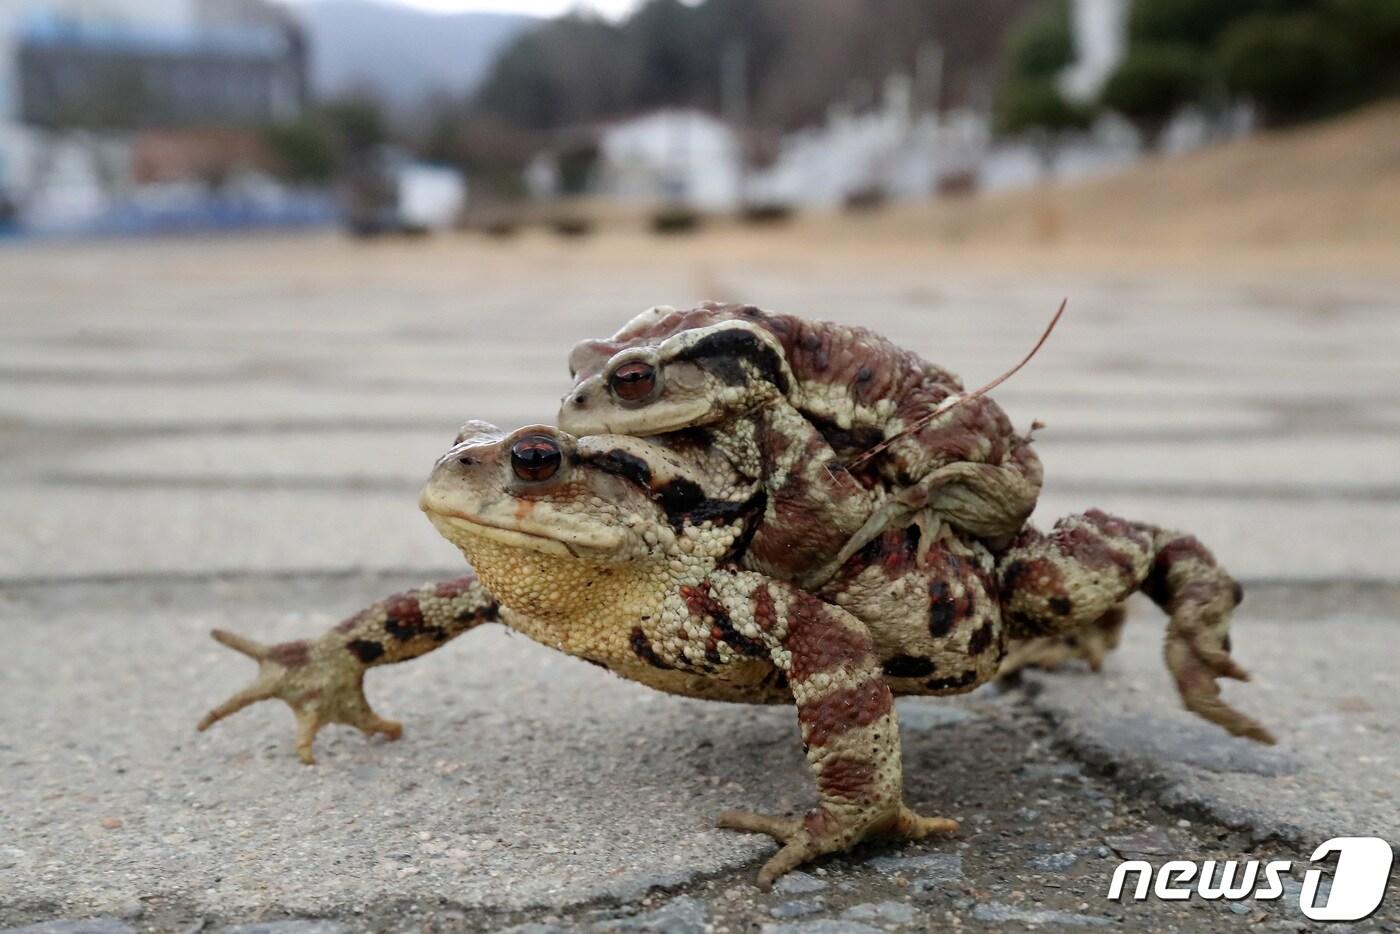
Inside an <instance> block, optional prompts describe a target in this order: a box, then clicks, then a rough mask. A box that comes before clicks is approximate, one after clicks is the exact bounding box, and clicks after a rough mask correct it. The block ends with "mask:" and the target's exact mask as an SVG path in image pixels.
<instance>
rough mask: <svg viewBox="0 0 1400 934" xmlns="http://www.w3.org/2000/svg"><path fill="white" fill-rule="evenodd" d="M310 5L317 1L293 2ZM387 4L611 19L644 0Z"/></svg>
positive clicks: (415, 0) (401, 0) (404, 0)
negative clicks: (578, 11) (580, 11)
mask: <svg viewBox="0 0 1400 934" xmlns="http://www.w3.org/2000/svg"><path fill="white" fill-rule="evenodd" d="M292 2H294V3H308V2H314V0H292ZM380 2H383V3H392V4H398V5H400V6H409V7H416V8H418V9H420V10H434V11H437V12H440V13H467V12H479V11H490V12H505V13H528V14H530V15H532V16H558V15H559V14H561V13H567V12H568V11H569V10H572V9H575V8H577V7H586V8H588V9H591V10H595V11H597V12H599V13H601V14H603V15H604V16H607V17H609V18H611V19H617V18H619V17H622V16H625V15H626V14H627V13H629V12H631V11H632V9H633V8H634V7H636V6H637V4H638V3H639V2H640V0H380Z"/></svg>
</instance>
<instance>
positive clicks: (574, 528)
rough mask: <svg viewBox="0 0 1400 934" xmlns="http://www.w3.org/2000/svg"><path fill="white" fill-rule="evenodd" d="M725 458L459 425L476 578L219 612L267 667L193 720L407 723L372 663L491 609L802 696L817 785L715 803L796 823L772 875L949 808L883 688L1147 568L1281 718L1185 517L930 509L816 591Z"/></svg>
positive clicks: (956, 687)
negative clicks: (288, 716) (1231, 631)
mask: <svg viewBox="0 0 1400 934" xmlns="http://www.w3.org/2000/svg"><path fill="white" fill-rule="evenodd" d="M697 461H698V462H699V463H701V464H702V465H703V469H699V470H697V469H696V463H697ZM721 466H722V465H721V462H720V461H718V460H716V459H715V458H714V455H713V453H712V452H711V451H710V450H709V449H707V448H704V447H703V446H702V447H698V448H696V449H694V450H686V449H685V447H684V445H682V446H681V447H679V448H677V447H674V446H673V447H667V446H662V445H659V444H653V443H650V442H648V441H646V440H643V439H639V438H633V437H619V436H598V437H586V438H582V439H576V438H574V437H572V436H570V435H568V434H566V433H564V432H561V431H558V430H557V429H553V428H548V427H542V426H534V427H531V428H527V429H522V430H520V431H517V432H514V433H511V434H509V435H506V434H503V433H501V432H499V431H498V430H496V429H494V428H492V427H490V426H486V425H483V424H481V423H473V424H470V425H468V426H467V427H466V428H465V429H464V431H463V432H462V434H460V435H459V436H458V439H457V442H456V444H455V445H454V446H453V447H452V449H451V450H449V451H448V453H447V454H445V455H444V456H443V457H442V458H441V459H440V460H439V461H438V463H437V465H436V467H435V469H434V471H433V475H432V477H431V479H430V480H429V483H428V485H427V487H426V488H425V490H424V493H423V496H422V505H423V508H424V510H425V511H426V512H427V513H428V515H429V517H430V518H431V519H432V521H433V523H434V525H435V526H436V527H437V528H438V530H439V531H440V532H441V533H442V534H443V535H444V536H445V537H447V538H448V539H449V540H450V541H452V542H453V543H454V544H456V545H457V546H458V547H459V548H460V549H461V550H462V551H463V553H464V554H465V555H466V556H467V558H468V560H469V561H470V562H471V563H472V565H473V567H474V568H475V570H476V572H477V574H478V575H479V580H478V579H476V578H472V577H468V578H462V579H459V580H457V581H454V582H450V583H449V584H446V585H439V586H437V587H431V588H425V589H424V590H420V591H417V592H413V593H410V594H405V595H399V596H398V597H395V598H391V599H390V600H388V601H384V602H383V603H380V604H376V606H375V607H372V608H370V609H369V610H367V611H365V612H363V613H361V614H358V615H357V616H355V617H352V618H351V619H349V620H347V621H345V622H344V623H342V624H340V625H339V626H337V627H336V628H335V629H334V630H332V631H331V632H330V633H327V634H326V635H325V636H322V637H321V638H320V639H318V640H310V641H305V642H302V641H298V642H291V643H283V644H282V645H280V646H276V647H273V648H271V649H263V648H261V647H258V646H255V645H253V644H251V643H248V642H246V641H244V640H240V639H238V637H233V636H229V635H227V634H222V635H219V636H216V637H218V638H220V641H223V642H225V643H226V644H229V645H232V646H233V647H235V648H239V649H240V650H242V651H245V652H246V653H247V654H250V655H252V656H253V657H255V658H257V659H258V660H259V663H260V666H261V670H260V672H259V676H258V679H257V680H256V681H255V683H254V685H253V686H252V687H250V688H249V689H248V690H246V691H244V692H240V694H238V695H235V697H234V698H232V699H231V700H230V701H228V702H226V703H225V704H223V705H221V706H220V707H218V708H216V709H215V710H214V711H212V712H211V713H210V714H209V715H208V716H207V717H206V718H205V720H204V721H202V722H201V724H200V726H201V728H204V727H207V726H208V725H209V724H210V723H212V722H214V721H215V720H217V719H219V718H220V717H222V716H225V715H227V714H228V713H232V712H233V711H235V710H237V709H240V708H241V707H243V706H246V705H247V704H248V703H251V702H253V701H255V700H260V699H264V698H271V697H277V698H280V699H282V700H285V701H286V702H288V703H289V704H290V705H291V706H292V707H293V709H294V710H295V711H296V713H297V719H298V748H299V750H300V751H301V752H302V753H303V758H305V759H307V760H308V761H309V757H310V742H311V739H312V737H313V736H314V734H315V730H316V729H317V727H318V726H319V725H320V724H321V723H322V722H347V723H351V724H352V725H355V726H358V727H360V728H361V729H362V730H365V731H366V732H376V731H377V732H384V733H387V734H388V735H390V736H391V737H392V736H396V735H397V733H398V727H397V724H391V723H389V722H388V721H383V720H380V719H379V718H378V717H376V716H375V715H374V714H373V713H372V712H371V711H370V710H369V707H368V704H367V703H366V702H365V701H364V697H363V693H362V681H363V674H364V671H365V669H366V668H367V667H369V666H371V665H375V664H382V663H385V662H388V661H399V660H405V659H406V658H408V657H412V656H414V655H418V654H422V653H424V652H427V651H431V650H432V649H433V648H435V647H437V646H438V645H440V644H442V643H443V642H445V641H446V640H447V639H449V638H451V637H453V636H455V635H457V634H459V633H460V632H463V631H465V630H466V629H469V628H471V627H472V626H474V625H476V624H478V623H480V622H485V621H488V620H498V621H500V622H502V623H504V624H505V625H507V626H510V627H511V628H513V629H516V630H518V631H520V632H523V633H525V634H526V635H528V636H530V637H531V638H534V639H536V640H538V641H540V642H541V643H543V644H545V645H548V646H550V647H552V648H555V649H558V650H560V651H563V652H566V653H568V654H571V655H575V656H578V657H580V658H583V659H586V660H588V661H590V662H593V663H595V664H599V665H603V666H605V667H607V668H608V669H610V670H612V671H613V672H615V673H616V674H618V675H620V676H622V677H626V678H629V679H632V680H636V681H639V682H641V683H643V684H647V685H650V686H652V687H654V688H657V689H660V690H664V691H669V692H673V693H678V694H683V695H687V696H692V697H700V698H709V699H716V700H728V701H743V702H752V703H791V704H793V705H794V706H795V708H796V711H797V717H798V723H799V726H800V730H801V734H802V739H803V743H804V746H805V748H806V750H807V755H808V761H809V763H810V765H811V768H812V770H813V773H814V775H815V777H816V784H817V791H818V804H817V805H816V807H814V808H813V809H812V810H811V811H810V812H808V813H807V815H806V816H805V817H803V818H801V819H787V818H778V817H765V816H760V815H753V814H746V813H743V812H727V813H726V814H724V815H722V816H721V824H722V825H723V826H727V827H732V828H736V829H742V830H754V831H760V832H764V833H769V834H771V835H773V836H775V837H776V838H778V839H779V840H780V841H781V842H782V844H783V846H782V849H781V850H780V851H779V852H778V854H777V855H776V856H774V857H773V858H772V859H771V860H770V861H769V862H768V863H767V865H765V867H764V868H763V870H762V872H761V873H760V876H759V880H760V883H761V884H764V885H767V884H769V883H771V882H772V880H773V879H774V878H776V877H777V876H778V875H781V874H782V873H783V872H786V871H787V870H789V869H791V868H793V867H794V866H796V865H799V864H800V863H802V862H804V861H806V860H808V859H811V858H813V857H815V856H818V855H821V854H823V853H830V852H835V851H840V850H845V849H847V848H849V847H850V846H852V845H854V844H855V843H857V842H858V841H860V840H862V839H866V838H868V837H871V836H875V835H889V836H894V837H899V838H917V837H921V836H924V835H926V834H928V833H931V832H935V831H951V830H954V829H956V824H954V823H953V822H951V821H947V820H944V819H941V818H925V817H921V816H919V815H917V814H915V813H914V812H913V811H911V810H910V809H909V808H908V807H907V806H906V805H905V804H904V802H903V800H902V795H901V791H900V789H901V772H900V769H901V766H900V756H899V733H898V725H897V722H896V718H895V714H894V710H893V707H892V705H891V699H892V697H893V696H895V695H898V694H949V693H958V692H962V691H967V690H971V689H972V688H973V687H975V686H977V685H978V684H980V683H983V682H985V681H986V680H988V679H990V678H991V677H993V676H995V674H996V672H997V668H998V664H999V663H1000V661H1001V659H1002V656H1003V654H1004V653H1005V649H1006V645H1007V642H1008V639H1012V638H1053V637H1056V636H1063V635H1065V634H1073V633H1076V632H1081V631H1086V632H1087V631H1089V630H1090V629H1092V628H1093V627H1095V626H1096V625H1098V626H1101V625H1102V623H1103V620H1104V619H1105V618H1106V617H1111V616H1112V614H1113V613H1114V612H1116V610H1115V608H1116V607H1117V606H1118V605H1119V604H1120V603H1121V601H1122V600H1123V599H1124V598H1125V597H1126V596H1127V595H1128V594H1129V593H1131V592H1132V591H1133V590H1134V589H1139V588H1141V589H1144V590H1145V591H1146V592H1147V593H1148V595H1149V596H1151V597H1152V598H1153V599H1154V600H1156V601H1157V602H1158V603H1159V604H1161V605H1162V606H1163V607H1164V608H1166V609H1167V610H1168V612H1169V613H1170V614H1171V616H1172V622H1171V625H1170V628H1169V632H1168V641H1167V659H1168V663H1169V665H1170V666H1171V668H1172V670H1173V672H1174V673H1175V674H1176V675H1177V680H1178V685H1179V686H1180V688H1181V691H1182V695H1183V699H1184V700H1185V702H1186V704H1187V706H1188V707H1190V708H1191V709H1193V710H1196V711H1197V712H1198V713H1200V714H1201V715H1203V716H1205V717H1207V718H1208V719H1212V720H1214V721H1215V722H1217V723H1220V724H1221V725H1222V726H1225V727H1226V728H1227V729H1229V730H1231V731H1232V732H1236V733H1239V734H1242V735H1249V736H1252V737H1254V738H1256V739H1262V740H1266V741H1267V740H1268V739H1269V737H1268V735H1267V733H1266V732H1264V731H1263V729H1262V727H1259V726H1258V724H1256V723H1254V722H1253V721H1252V720H1250V719H1249V718H1247V717H1245V716H1244V715H1243V714H1240V713H1238V712H1237V711H1235V710H1233V709H1232V708H1229V707H1228V706H1226V705H1224V704H1223V702H1221V701H1220V699H1219V692H1218V689H1217V688H1216V685H1215V680H1214V679H1215V677H1217V676H1233V677H1239V676H1242V675H1243V672H1242V671H1241V670H1240V669H1239V668H1238V666H1236V665H1235V664H1234V662H1233V661H1232V660H1231V659H1230V658H1229V655H1228V638H1227V635H1226V632H1227V627H1228V620H1229V616H1230V612H1231V610H1232V609H1233V607H1234V605H1235V602H1236V599H1237V595H1238V588H1237V587H1236V585H1235V584H1234V582H1233V581H1232V580H1231V579H1230V578H1229V576H1228V575H1226V574H1225V573H1224V572H1223V571H1221V570H1220V569H1219V568H1218V567H1216V566H1215V563H1214V560H1213V558H1211V556H1210V554H1209V552H1207V551H1206V550H1205V549H1204V548H1202V547H1201V546H1200V545H1199V543H1197V542H1195V540H1194V539H1192V538H1189V537H1187V536H1180V535H1175V534H1173V533H1167V532H1162V531H1160V530H1157V529H1155V528H1153V527H1151V526H1146V525H1142V524H1139V523H1131V522H1124V521H1122V520H1118V519H1114V518H1113V517H1110V516H1106V515H1104V514H1102V513H1098V512H1090V513H1086V514H1084V515H1082V516H1076V517H1071V518H1069V519H1066V520H1062V522H1061V523H1059V524H1058V525H1057V526H1056V528H1055V529H1054V530H1052V531H1051V532H1050V533H1049V534H1041V533H1039V532H1036V531H1034V530H1031V529H1027V530H1023V532H1022V533H1021V535H1020V536H1019V537H1018V538H1017V540H1016V541H1015V542H1014V543H1013V545H1012V546H1011V548H1010V549H1009V550H1008V551H1007V552H1006V554H1005V555H1004V556H1002V558H1001V559H998V558H996V557H995V556H994V555H993V554H992V552H991V551H989V550H988V548H987V547H986V545H985V544H984V543H982V542H980V541H978V540H977V539H975V538H972V537H971V536H969V535H967V534H966V533H960V532H958V531H956V530H955V529H952V528H950V527H949V526H948V525H947V524H946V523H945V522H943V521H941V520H940V519H938V518H937V517H935V516H932V515H931V514H929V513H928V512H927V511H925V512H924V513H921V514H920V515H919V516H917V517H916V518H915V520H914V521H912V522H909V523H907V524H905V525H902V526H899V527H895V528H888V529H886V530H885V531H884V532H883V533H882V534H880V535H879V536H877V537H876V538H874V539H873V540H872V541H870V542H869V543H868V544H867V545H866V546H865V547H863V548H862V549H861V550H860V551H859V552H858V553H857V554H856V555H854V556H852V558H851V559H850V560H849V561H848V562H847V563H846V564H845V565H844V566H843V567H842V568H841V569H840V570H839V572H838V573H837V574H836V576H835V577H833V578H832V579H831V580H830V581H829V582H827V583H826V584H825V585H824V586H823V587H822V588H821V589H820V590H819V591H818V592H816V593H808V592H806V591H804V590H802V589H800V588H798V587H796V586H794V585H792V584H790V583H788V582H785V581H783V580H780V579H777V578H775V577H772V576H770V575H767V574H764V573H760V572H758V571H755V570H751V569H748V568H747V567H745V564H744V562H745V559H746V553H747V550H748V548H749V547H750V545H751V542H752V541H753V535H754V529H753V526H754V525H755V523H758V522H759V521H760V519H761V510H760V509H759V508H758V507H759V504H760V503H761V502H762V501H763V498H764V494H763V491H762V489H761V488H760V487H758V485H757V484H746V482H745V480H744V478H743V477H742V476H738V475H733V474H731V475H724V474H723V472H722V470H721ZM711 487H713V489H712V488H711ZM716 489H717V490H719V491H721V493H720V495H715V490H716ZM488 592H489V594H490V595H489V596H488Z"/></svg>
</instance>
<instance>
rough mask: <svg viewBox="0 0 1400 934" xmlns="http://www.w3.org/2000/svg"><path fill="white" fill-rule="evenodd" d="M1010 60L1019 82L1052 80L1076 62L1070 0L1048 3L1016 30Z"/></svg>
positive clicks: (1009, 45) (1009, 47) (1010, 38)
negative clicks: (1039, 79)
mask: <svg viewBox="0 0 1400 934" xmlns="http://www.w3.org/2000/svg"><path fill="white" fill-rule="evenodd" d="M1006 60H1007V69H1008V71H1009V73H1010V75H1011V77H1012V80H1015V81H1020V80H1024V79H1028V78H1051V77H1054V76H1055V75H1057V74H1059V73H1060V72H1061V71H1063V70H1064V69H1065V68H1066V67H1068V66H1069V64H1070V63H1071V62H1072V61H1073V60H1074V35H1073V33H1072V32H1071V29H1070V18H1069V4H1068V2H1067V0H1044V2H1042V3H1040V4H1037V5H1036V6H1035V7H1033V8H1032V9H1031V10H1030V12H1029V13H1027V14H1026V15H1025V16H1024V17H1023V18H1022V19H1021V20H1020V21H1019V22H1018V23H1017V24H1016V25H1015V26H1014V27H1012V29H1011V32H1010V33H1009V34H1008V35H1007V38H1006Z"/></svg>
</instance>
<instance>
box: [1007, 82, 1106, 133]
mask: <svg viewBox="0 0 1400 934" xmlns="http://www.w3.org/2000/svg"><path fill="white" fill-rule="evenodd" d="M1092 121H1093V113H1092V112H1091V111H1090V110H1089V109H1088V108H1087V107H1082V106H1080V105H1078V104H1075V103H1072V102H1070V101H1068V100H1066V99H1065V96H1064V95H1063V94H1061V93H1060V90H1059V88H1057V87H1055V83H1054V81H1052V80H1050V79H1041V80H1024V81H1012V82H1008V83H1007V84H1005V85H1003V86H1002V89H1001V93H1000V94H999V95H998V96H997V107H996V114H995V122H996V130H997V132H998V133H1000V134H1002V135H1005V136H1015V135H1018V134H1021V133H1025V132H1027V131H1030V130H1045V131H1047V132H1050V133H1060V132H1064V131H1066V130H1078V129H1083V128H1085V127H1087V126H1089V124H1090V123H1091V122H1092Z"/></svg>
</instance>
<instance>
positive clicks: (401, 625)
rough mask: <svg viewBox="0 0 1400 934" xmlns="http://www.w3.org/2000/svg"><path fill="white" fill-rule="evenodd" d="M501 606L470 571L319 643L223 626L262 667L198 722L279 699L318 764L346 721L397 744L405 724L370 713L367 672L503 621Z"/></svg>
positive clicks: (382, 605) (228, 640) (374, 611)
mask: <svg viewBox="0 0 1400 934" xmlns="http://www.w3.org/2000/svg"><path fill="white" fill-rule="evenodd" d="M497 613H498V607H497V605H496V601H495V600H494V599H492V597H491V595H490V594H489V593H487V592H486V589H485V588H484V587H482V586H481V584H480V583H479V582H478V581H477V579H476V576H475V575H473V574H468V575H466V576H465V577H459V578H457V579H455V580H450V581H443V582H441V583H438V584H429V585H427V586H424V587H420V588H419V589H417V590H410V591H405V592H404V593H397V594H394V595H393V596H392V597H389V598H388V599H385V600H380V601H379V602H378V603H375V604H372V605H371V606H368V607H366V608H365V609H363V610H361V611H360V612H358V613H356V614H355V615H354V616H351V617H350V618H348V619H346V620H344V621H343V622H341V623H339V624H337V625H336V626H335V627H334V628H333V629H331V630H329V631H328V632H325V633H323V634H322V635H321V636H319V637H317V638H315V639H296V640H293V641H291V642H281V643H278V644H277V645H266V646H265V645H262V644H260V643H258V642H254V641H253V640H252V639H248V638H245V637H244V636H240V635H237V634H235V633H231V632H225V631H223V630H221V629H216V630H214V632H213V633H212V635H213V636H214V638H215V639H216V640H217V641H219V642H221V643H222V644H224V645H226V646H228V647H229V648H231V649H233V650H234V651H236V652H241V653H242V654H244V655H246V656H248V657H249V658H251V659H253V660H254V661H255V662H257V663H258V674H257V677H256V678H254V679H253V683H252V684H250V685H248V687H246V688H244V689H243V690H241V691H239V692H238V693H236V694H234V695H233V696H232V697H230V698H229V699H228V700H226V701H224V702H223V703H222V704H220V705H219V706H217V707H215V708H214V709H213V710H211V711H209V712H208V713H206V714H205V715H204V717H203V718H202V719H201V720H200V721H199V725H198V729H199V730H201V731H203V730H207V729H209V727H211V726H213V725H214V724H215V723H217V722H219V721H220V720H222V719H223V718H224V717H227V716H229V715H230V714H234V713H237V712H238V711H240V710H242V709H243V708H244V707H247V706H248V705H249V704H254V703H257V702H258V701H262V700H271V699H273V698H277V699H278V700H281V701H284V702H285V703H286V704H287V705H288V706H289V707H291V708H292V712H293V713H294V714H296V718H297V755H298V756H300V757H301V761H303V762H305V763H306V764H307V765H311V764H312V763H314V762H315V761H316V760H315V757H314V756H313V755H312V753H311V744H312V743H313V742H314V741H315V739H316V734H317V732H319V731H320V729H321V727H323V726H325V725H326V724H328V723H344V724H347V725H349V726H353V727H356V728H358V729H359V730H361V731H362V732H364V733H365V734H366V735H373V734H375V733H382V734H383V735H385V736H387V737H389V738H390V739H397V738H398V737H399V735H400V734H401V733H402V732H403V727H402V726H400V725H399V724H398V723H395V722H394V721H393V720H385V719H383V718H382V717H380V716H378V715H377V714H375V712H374V711H373V710H371V709H370V706H369V701H368V700H366V699H365V693H364V680H365V671H366V670H368V669H370V668H373V667H375V666H377V665H387V664H390V663H393V662H402V661H407V660H408V659H410V658H417V657H418V656H419V655H424V654H426V653H428V652H431V651H432V650H433V649H435V648H437V647H438V646H440V645H442V644H443V643H445V642H447V641H448V640H449V639H452V638H454V637H456V636H459V635H461V634H462V633H464V632H466V631H467V630H468V629H472V628H474V627H476V626H478V625H480V624H481V623H484V622H489V621H492V620H495V619H496V618H497Z"/></svg>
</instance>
